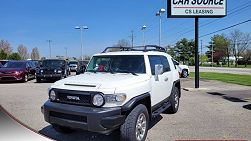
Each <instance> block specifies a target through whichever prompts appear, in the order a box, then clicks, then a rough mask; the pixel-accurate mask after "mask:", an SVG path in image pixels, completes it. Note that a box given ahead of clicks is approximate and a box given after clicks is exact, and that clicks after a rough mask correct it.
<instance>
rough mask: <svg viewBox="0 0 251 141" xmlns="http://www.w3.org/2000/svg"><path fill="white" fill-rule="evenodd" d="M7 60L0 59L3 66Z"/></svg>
mask: <svg viewBox="0 0 251 141" xmlns="http://www.w3.org/2000/svg"><path fill="white" fill-rule="evenodd" d="M8 61H9V60H0V63H1V64H2V65H3V66H4V65H5V64H6V63H7V62H8Z"/></svg>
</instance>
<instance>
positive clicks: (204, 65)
mask: <svg viewBox="0 0 251 141" xmlns="http://www.w3.org/2000/svg"><path fill="white" fill-rule="evenodd" d="M202 67H212V65H210V64H203V65H202ZM214 67H224V68H228V66H227V65H222V66H221V65H216V64H214ZM229 68H247V69H251V65H247V66H246V67H245V65H238V66H237V67H235V65H229Z"/></svg>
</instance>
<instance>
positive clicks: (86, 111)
mask: <svg viewBox="0 0 251 141" xmlns="http://www.w3.org/2000/svg"><path fill="white" fill-rule="evenodd" d="M41 111H42V113H43V114H44V119H45V121H46V122H48V123H50V124H58V125H61V126H66V127H70V128H73V129H82V130H87V131H91V132H98V133H102V134H108V133H110V132H111V131H113V130H114V129H117V128H118V127H119V126H120V125H122V124H123V123H124V121H125V115H121V107H114V108H95V107H84V106H77V105H68V104H62V103H54V102H51V101H49V100H48V101H47V102H46V103H45V104H44V105H43V106H42V107H41Z"/></svg>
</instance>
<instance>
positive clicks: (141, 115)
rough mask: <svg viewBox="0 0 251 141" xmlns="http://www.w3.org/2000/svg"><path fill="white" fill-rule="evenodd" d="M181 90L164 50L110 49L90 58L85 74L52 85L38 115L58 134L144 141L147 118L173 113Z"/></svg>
mask: <svg viewBox="0 0 251 141" xmlns="http://www.w3.org/2000/svg"><path fill="white" fill-rule="evenodd" d="M111 50H112V51H113V52H110V51H111ZM114 51H116V52H114ZM180 87H181V86H180V80H179V74H178V71H177V70H176V69H175V66H174V64H173V61H172V58H171V57H170V56H169V55H168V54H166V53H165V49H164V48H162V47H159V46H154V45H148V46H143V47H135V48H127V47H118V48H114V47H110V48H107V49H106V50H105V51H104V52H103V53H100V54H96V55H94V56H93V57H92V59H91V61H90V62H89V64H88V66H87V68H86V72H85V73H84V74H81V75H78V76H73V77H69V78H66V79H63V80H60V81H57V82H56V83H54V84H53V85H52V86H51V87H50V88H49V100H48V101H47V102H45V104H44V105H43V106H42V107H41V110H42V113H43V114H44V118H45V121H47V122H48V123H50V124H52V127H53V128H54V129H55V130H56V131H58V132H61V133H69V132H71V131H73V129H83V130H88V131H91V132H98V133H102V134H109V133H111V132H112V131H114V130H116V129H118V130H117V131H120V138H121V140H126V141H144V140H145V139H146V136H147V132H148V129H149V122H150V121H151V119H153V118H154V117H155V116H157V115H159V114H161V113H167V112H168V113H176V112H177V111H178V108H179V98H180V96H181V92H180Z"/></svg>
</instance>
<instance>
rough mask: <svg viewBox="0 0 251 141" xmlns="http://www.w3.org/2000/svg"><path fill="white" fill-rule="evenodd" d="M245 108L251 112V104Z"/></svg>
mask: <svg viewBox="0 0 251 141" xmlns="http://www.w3.org/2000/svg"><path fill="white" fill-rule="evenodd" d="M243 108H245V109H248V110H251V104H248V105H244V106H243Z"/></svg>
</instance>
